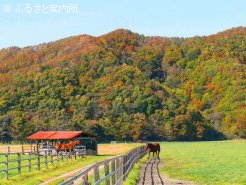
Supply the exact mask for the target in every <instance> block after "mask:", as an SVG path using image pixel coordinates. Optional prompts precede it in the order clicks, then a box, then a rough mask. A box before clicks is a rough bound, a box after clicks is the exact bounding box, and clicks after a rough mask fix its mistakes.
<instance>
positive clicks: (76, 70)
mask: <svg viewBox="0 0 246 185" xmlns="http://www.w3.org/2000/svg"><path fill="white" fill-rule="evenodd" d="M245 63H246V28H245V27H238V28H232V29H230V30H226V31H224V32H220V33H218V34H215V35H211V36H208V37H194V38H186V39H184V38H163V37H146V36H144V35H139V34H136V33H132V32H131V31H129V30H116V31H113V32H111V33H108V34H106V35H102V36H100V37H92V36H88V35H79V36H74V37H69V38H65V39H62V40H59V41H56V42H51V43H47V44H40V45H37V46H30V47H26V48H17V47H12V48H7V49H2V50H1V51H0V137H1V140H11V139H22V138H25V137H26V136H27V135H29V134H30V133H33V132H35V131H37V130H84V131H88V132H93V133H96V134H98V135H99V136H100V137H101V138H103V139H119V140H138V139H165V140H210V139H219V138H222V137H223V135H225V136H226V137H230V138H233V137H246V123H245V120H246V117H245V115H246V109H245V108H246V107H245V103H246V102H245V96H246V95H245V94H246V92H245V91H246V90H245V85H246V84H245V69H246V68H245Z"/></svg>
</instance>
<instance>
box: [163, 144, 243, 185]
mask: <svg viewBox="0 0 246 185" xmlns="http://www.w3.org/2000/svg"><path fill="white" fill-rule="evenodd" d="M161 149H162V151H161V159H162V160H164V168H163V169H162V172H163V173H165V174H167V175H168V176H169V177H171V178H176V179H184V180H190V181H193V182H197V183H199V184H205V185H239V184H240V185H242V184H246V141H243V140H241V141H218V142H170V143H168V142H167V143H162V144H161Z"/></svg>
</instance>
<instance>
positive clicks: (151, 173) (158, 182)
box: [137, 158, 195, 185]
mask: <svg viewBox="0 0 246 185" xmlns="http://www.w3.org/2000/svg"><path fill="white" fill-rule="evenodd" d="M160 166H164V165H163V161H161V160H160V159H157V158H151V159H149V160H148V161H146V162H145V163H143V165H142V167H141V174H140V180H139V182H138V184H137V185H195V184H194V183H193V182H190V181H183V180H177V179H171V178H168V177H166V176H161V175H160V170H159V168H160Z"/></svg>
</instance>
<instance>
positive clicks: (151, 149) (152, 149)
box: [146, 143, 161, 159]
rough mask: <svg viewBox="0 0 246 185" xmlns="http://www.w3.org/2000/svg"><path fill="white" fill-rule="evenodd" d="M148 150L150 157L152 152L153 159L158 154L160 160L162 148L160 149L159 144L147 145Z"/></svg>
mask: <svg viewBox="0 0 246 185" xmlns="http://www.w3.org/2000/svg"><path fill="white" fill-rule="evenodd" d="M146 150H148V152H149V156H150V152H153V157H154V155H155V153H156V155H157V157H158V159H160V157H159V154H160V151H161V148H160V145H159V143H146ZM148 158H149V157H148Z"/></svg>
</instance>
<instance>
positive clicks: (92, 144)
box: [27, 131, 97, 155]
mask: <svg viewBox="0 0 246 185" xmlns="http://www.w3.org/2000/svg"><path fill="white" fill-rule="evenodd" d="M96 137H97V136H96V135H94V134H89V133H86V132H82V131H38V132H36V133H34V134H32V135H30V136H29V137H27V139H29V140H30V144H31V149H33V148H34V150H40V149H45V148H48V149H54V146H55V144H56V143H68V142H70V141H73V140H79V141H80V144H79V146H85V147H86V155H97V140H96Z"/></svg>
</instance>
